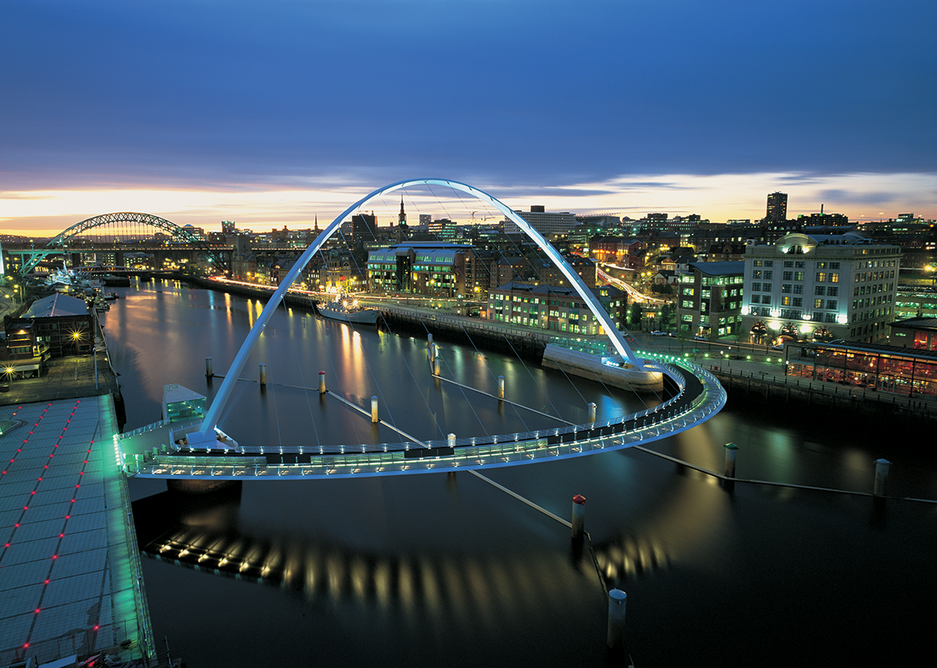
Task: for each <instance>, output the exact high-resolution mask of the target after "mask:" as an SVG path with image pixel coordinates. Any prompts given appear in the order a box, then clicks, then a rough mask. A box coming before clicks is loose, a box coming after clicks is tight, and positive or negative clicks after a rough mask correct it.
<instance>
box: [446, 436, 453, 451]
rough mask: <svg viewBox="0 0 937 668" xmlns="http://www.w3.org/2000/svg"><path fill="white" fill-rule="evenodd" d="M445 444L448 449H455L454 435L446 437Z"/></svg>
mask: <svg viewBox="0 0 937 668" xmlns="http://www.w3.org/2000/svg"><path fill="white" fill-rule="evenodd" d="M446 444H447V445H448V446H449V447H450V448H454V447H455V434H449V435H448V436H446Z"/></svg>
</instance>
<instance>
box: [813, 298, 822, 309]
mask: <svg viewBox="0 0 937 668" xmlns="http://www.w3.org/2000/svg"><path fill="white" fill-rule="evenodd" d="M813 308H823V300H822V299H814V300H813Z"/></svg>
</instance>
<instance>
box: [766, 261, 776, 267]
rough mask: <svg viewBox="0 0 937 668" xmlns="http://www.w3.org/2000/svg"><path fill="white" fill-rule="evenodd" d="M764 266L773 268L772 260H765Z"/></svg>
mask: <svg viewBox="0 0 937 668" xmlns="http://www.w3.org/2000/svg"><path fill="white" fill-rule="evenodd" d="M765 266H766V267H773V266H774V260H765Z"/></svg>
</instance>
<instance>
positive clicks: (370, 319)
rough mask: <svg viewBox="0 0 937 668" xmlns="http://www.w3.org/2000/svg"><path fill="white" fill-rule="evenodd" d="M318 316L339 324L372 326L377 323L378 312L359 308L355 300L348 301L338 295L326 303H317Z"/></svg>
mask: <svg viewBox="0 0 937 668" xmlns="http://www.w3.org/2000/svg"><path fill="white" fill-rule="evenodd" d="M316 309H317V310H318V311H319V315H321V316H322V317H323V318H330V319H331V320H340V321H341V322H351V323H362V324H365V325H373V324H375V323H376V322H377V317H378V315H380V311H378V310H376V309H371V308H361V307H360V306H358V302H357V300H354V299H349V298H348V297H346V296H343V295H341V294H340V295H338V296H336V297H335V299H333V300H331V301H328V302H319V303H318V304H317V305H316Z"/></svg>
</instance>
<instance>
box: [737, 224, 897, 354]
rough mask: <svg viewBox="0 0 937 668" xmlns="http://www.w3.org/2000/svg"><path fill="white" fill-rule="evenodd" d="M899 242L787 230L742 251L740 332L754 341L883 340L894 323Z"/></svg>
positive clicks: (851, 234) (872, 341) (871, 341)
mask: <svg viewBox="0 0 937 668" xmlns="http://www.w3.org/2000/svg"><path fill="white" fill-rule="evenodd" d="M900 258H901V249H900V247H898V246H892V245H879V244H873V243H871V242H870V241H869V240H868V239H866V238H864V237H862V236H859V235H858V234H855V233H853V232H846V233H844V234H801V233H792V234H787V235H785V236H783V237H781V238H780V239H778V241H777V242H775V243H774V244H768V245H763V246H749V247H748V249H747V250H746V253H745V282H744V295H745V300H744V303H743V306H742V329H741V331H742V332H744V333H749V332H750V333H751V334H752V337H753V338H754V339H759V338H760V339H762V340H765V341H767V340H774V339H776V338H777V337H778V336H780V335H782V334H785V335H788V336H793V337H796V338H807V339H810V338H814V337H816V338H833V339H844V340H847V341H862V342H866V343H875V342H879V341H885V340H886V337H887V335H888V331H887V324H888V323H889V322H891V321H892V320H894V318H895V315H894V309H895V297H896V294H897V286H898V266H899V261H900Z"/></svg>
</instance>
